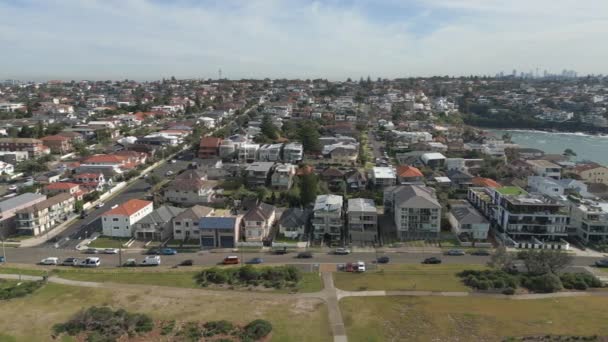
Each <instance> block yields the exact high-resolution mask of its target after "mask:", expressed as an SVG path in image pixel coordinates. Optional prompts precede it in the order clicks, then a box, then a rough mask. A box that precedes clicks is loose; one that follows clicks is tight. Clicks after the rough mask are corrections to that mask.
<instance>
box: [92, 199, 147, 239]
mask: <svg viewBox="0 0 608 342" xmlns="http://www.w3.org/2000/svg"><path fill="white" fill-rule="evenodd" d="M153 210H154V208H153V204H152V202H150V201H142V200H139V199H132V200H128V201H126V202H125V203H123V204H121V205H119V206H118V207H116V208H114V209H110V210H109V211H107V212H105V213H103V214H102V215H101V224H102V232H103V235H105V236H110V237H132V236H133V232H134V227H133V225H134V224H135V223H137V222H138V221H139V220H141V219H143V218H144V217H146V216H147V215H149V214H150V213H151V212H152V211H153Z"/></svg>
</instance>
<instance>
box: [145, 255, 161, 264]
mask: <svg viewBox="0 0 608 342" xmlns="http://www.w3.org/2000/svg"><path fill="white" fill-rule="evenodd" d="M140 265H142V266H159V265H160V255H147V256H146V257H145V258H144V260H142V261H141V264H140Z"/></svg>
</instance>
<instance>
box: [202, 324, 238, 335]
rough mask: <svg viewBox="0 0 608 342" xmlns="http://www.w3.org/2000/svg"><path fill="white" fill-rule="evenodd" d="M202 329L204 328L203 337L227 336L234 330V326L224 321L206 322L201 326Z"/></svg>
mask: <svg viewBox="0 0 608 342" xmlns="http://www.w3.org/2000/svg"><path fill="white" fill-rule="evenodd" d="M203 327H204V328H205V336H208V337H210V336H214V335H220V334H228V333H230V332H231V331H232V330H234V325H232V323H230V322H228V321H225V320H221V321H211V322H207V323H205V324H204V325H203Z"/></svg>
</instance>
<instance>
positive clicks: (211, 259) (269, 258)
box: [6, 247, 600, 267]
mask: <svg viewBox="0 0 608 342" xmlns="http://www.w3.org/2000/svg"><path fill="white" fill-rule="evenodd" d="M227 255H237V256H239V258H241V259H243V260H245V261H246V260H249V259H252V258H256V257H259V258H263V259H264V262H265V263H277V264H292V263H293V264H295V263H303V264H314V263H346V262H353V261H357V260H362V261H365V262H371V261H373V260H375V258H376V254H375V253H352V254H350V255H333V254H328V253H314V254H313V257H312V258H310V259H298V258H296V255H297V253H296V252H292V253H288V254H286V255H274V254H271V253H269V252H245V253H239V252H229V251H227V252H208V251H205V252H197V253H180V254H177V255H168V256H164V255H163V256H161V258H162V261H163V264H164V265H176V264H178V263H180V262H181V261H183V260H187V259H190V260H193V261H194V264H195V265H215V264H218V263H220V262H221V261H222V260H223V259H224V257H226V256H227ZM379 255H380V254H379ZM386 255H387V256H389V257H390V262H391V263H396V264H419V263H420V262H421V261H422V260H423V259H425V258H428V257H431V256H435V257H441V259H442V261H443V263H446V264H479V265H484V264H486V263H487V261H488V260H489V257H486V256H474V255H464V256H441V255H440V254H439V253H387V254H386ZM87 256H98V257H100V258H101V261H102V267H114V266H117V265H118V260H119V256H118V255H115V254H114V255H107V254H97V255H89V254H84V253H82V252H79V251H76V250H73V249H72V250H69V249H63V248H59V249H55V248H52V249H51V248H45V247H34V248H6V259H7V261H8V262H10V263H20V264H30V265H33V264H36V263H38V262H40V260H42V259H44V258H47V257H58V258H60V259H64V258H67V257H77V258H85V257H87ZM121 257H122V261H123V262H124V261H125V260H126V259H129V258H135V259H137V260H138V261H139V260H142V259H143V257H144V256H143V251H141V250H128V249H127V250H123V252H122V256H121ZM599 259H600V258H592V257H575V258H574V261H573V263H572V264H573V266H590V265H592V264H593V263H594V262H595V261H596V260H599Z"/></svg>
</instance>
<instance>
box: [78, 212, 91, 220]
mask: <svg viewBox="0 0 608 342" xmlns="http://www.w3.org/2000/svg"><path fill="white" fill-rule="evenodd" d="M87 216H89V214H88V213H87V211H86V210H83V211H81V212H80V218H81V219H83V218H85V217H87Z"/></svg>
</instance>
